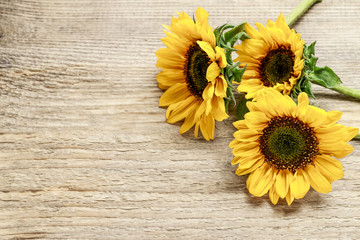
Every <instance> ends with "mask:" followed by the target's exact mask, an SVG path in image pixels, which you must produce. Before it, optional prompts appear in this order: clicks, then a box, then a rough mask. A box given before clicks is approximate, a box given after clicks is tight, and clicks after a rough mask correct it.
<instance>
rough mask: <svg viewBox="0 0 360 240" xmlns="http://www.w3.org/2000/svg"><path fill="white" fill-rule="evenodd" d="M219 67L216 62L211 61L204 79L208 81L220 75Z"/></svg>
mask: <svg viewBox="0 0 360 240" xmlns="http://www.w3.org/2000/svg"><path fill="white" fill-rule="evenodd" d="M220 72H221V69H220V68H219V66H218V65H217V63H216V62H212V63H211V64H210V66H209V67H208V68H207V71H206V79H207V80H208V81H209V82H212V81H215V79H216V78H217V77H218V76H219V75H220Z"/></svg>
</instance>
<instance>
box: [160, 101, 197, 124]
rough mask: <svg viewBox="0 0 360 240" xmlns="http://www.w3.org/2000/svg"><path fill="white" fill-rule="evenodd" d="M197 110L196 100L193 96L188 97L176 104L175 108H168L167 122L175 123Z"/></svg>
mask: <svg viewBox="0 0 360 240" xmlns="http://www.w3.org/2000/svg"><path fill="white" fill-rule="evenodd" d="M196 108H197V104H196V100H195V98H194V97H193V96H190V97H188V98H187V99H185V100H183V101H181V102H180V103H179V104H177V106H176V107H174V108H172V107H169V108H168V109H167V111H166V115H167V122H168V123H176V122H178V121H180V120H182V119H184V118H185V117H187V116H188V115H189V114H190V113H191V112H193V111H195V109H196Z"/></svg>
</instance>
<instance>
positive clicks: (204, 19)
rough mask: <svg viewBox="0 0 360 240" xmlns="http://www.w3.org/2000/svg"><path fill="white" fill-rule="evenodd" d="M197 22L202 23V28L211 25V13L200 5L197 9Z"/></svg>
mask: <svg viewBox="0 0 360 240" xmlns="http://www.w3.org/2000/svg"><path fill="white" fill-rule="evenodd" d="M195 15H196V22H198V23H199V24H200V26H201V27H202V28H208V27H209V21H208V19H209V14H208V13H207V12H206V11H205V9H203V8H202V7H198V8H197V9H196V11H195Z"/></svg>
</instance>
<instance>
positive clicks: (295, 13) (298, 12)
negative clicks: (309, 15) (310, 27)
mask: <svg viewBox="0 0 360 240" xmlns="http://www.w3.org/2000/svg"><path fill="white" fill-rule="evenodd" d="M321 1H322V0H302V1H301V2H300V3H299V5H297V7H296V8H294V9H293V10H292V11H291V13H290V14H289V15H288V16H287V17H286V23H287V25H289V27H291V26H292V25H293V24H294V23H295V22H296V21H297V20H298V19H299V18H300V17H301V16H302V15H304V13H305V12H306V11H307V10H308V9H309V8H310V7H311V6H312V5H314V4H315V3H317V2H321Z"/></svg>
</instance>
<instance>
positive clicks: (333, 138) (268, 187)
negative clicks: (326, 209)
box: [156, 0, 360, 205]
mask: <svg viewBox="0 0 360 240" xmlns="http://www.w3.org/2000/svg"><path fill="white" fill-rule="evenodd" d="M316 2H318V0H303V1H302V2H301V3H300V4H299V6H298V7H297V8H295V9H294V10H293V12H292V13H290V15H289V16H288V17H286V18H285V17H284V16H283V15H282V14H280V15H279V17H278V18H277V20H276V21H275V22H273V21H271V20H268V22H267V24H266V26H263V25H262V24H260V23H255V25H256V27H257V30H256V29H255V28H254V27H252V26H251V25H250V24H248V23H241V24H239V25H229V24H224V25H222V26H220V27H218V28H215V29H212V28H211V27H210V26H209V23H208V13H207V12H206V11H205V10H204V9H203V8H201V7H199V8H198V9H197V10H196V12H195V18H194V19H193V18H191V17H189V15H187V14H186V13H184V12H181V13H179V14H178V17H177V18H176V17H173V19H172V22H171V24H170V26H164V28H165V31H164V32H165V34H166V37H165V38H163V39H162V42H163V43H164V44H165V46H166V48H162V49H159V50H158V51H157V52H156V56H157V57H158V62H157V65H156V66H157V67H158V68H161V69H162V71H161V72H160V73H159V74H158V76H157V81H158V85H159V87H160V88H161V89H164V90H166V91H165V92H164V94H163V95H162V96H161V98H160V100H159V106H161V107H167V110H166V119H167V122H168V123H176V122H179V121H183V123H182V125H181V127H180V134H182V133H185V132H187V131H188V130H190V129H191V128H192V127H194V134H195V137H198V135H199V129H200V132H201V134H202V136H203V137H204V138H205V139H206V140H208V141H209V140H211V139H214V136H215V121H223V120H225V119H227V118H228V117H229V115H228V107H229V105H230V104H236V112H237V117H238V119H239V121H237V122H234V126H235V127H236V129H237V131H236V132H235V133H234V140H233V141H232V142H231V143H230V144H229V147H230V148H232V149H233V154H234V158H233V160H232V162H231V164H232V165H238V167H237V170H236V174H237V175H246V174H249V176H248V178H247V181H246V185H247V188H248V190H249V192H250V193H251V194H253V195H254V196H258V197H260V196H263V195H264V194H266V193H269V198H270V200H271V202H272V203H273V204H276V203H277V202H278V200H279V198H285V199H286V201H287V203H288V204H289V205H290V204H291V203H292V202H293V200H294V199H300V198H303V197H304V196H305V194H306V193H307V192H308V191H309V189H310V186H311V187H312V188H313V189H315V190H316V191H318V192H321V193H328V192H330V191H331V188H332V187H331V183H332V182H333V181H334V180H338V179H340V178H342V177H343V175H344V173H343V171H342V165H341V163H340V161H339V160H337V159H336V158H343V157H345V156H347V155H348V154H350V153H351V152H352V151H353V147H352V146H350V145H349V144H348V143H347V142H348V141H350V140H351V139H353V138H359V136H358V135H357V134H358V131H359V130H358V129H357V128H353V127H345V126H343V125H341V124H338V123H337V121H338V120H339V119H340V118H341V116H342V112H339V111H328V112H326V111H325V110H322V109H320V108H318V107H314V106H312V105H310V104H309V97H312V98H314V94H313V92H312V90H311V84H317V85H320V86H323V87H326V88H329V89H331V90H334V91H337V92H340V93H343V94H346V95H349V96H352V97H354V98H360V91H358V90H355V89H351V88H348V87H346V86H343V85H342V84H341V80H340V78H339V77H338V76H337V75H336V74H335V73H334V72H333V71H332V70H331V69H330V68H329V67H326V66H325V67H319V66H317V64H316V63H317V57H316V56H315V42H314V43H312V44H310V45H306V44H305V41H304V40H302V39H301V34H300V33H297V32H296V31H295V30H294V29H290V27H289V26H291V25H292V24H293V23H294V22H295V21H296V19H298V18H299V17H300V16H301V15H302V14H303V13H304V12H306V10H307V9H308V8H309V7H310V6H312V5H313V4H314V3H316ZM233 53H234V54H233ZM233 55H236V57H235V58H234V59H233ZM236 98H237V99H236Z"/></svg>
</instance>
